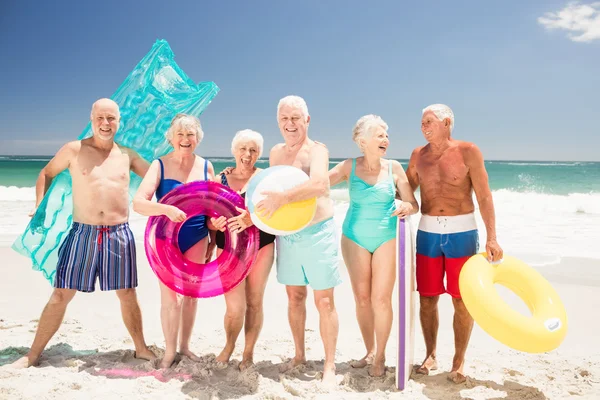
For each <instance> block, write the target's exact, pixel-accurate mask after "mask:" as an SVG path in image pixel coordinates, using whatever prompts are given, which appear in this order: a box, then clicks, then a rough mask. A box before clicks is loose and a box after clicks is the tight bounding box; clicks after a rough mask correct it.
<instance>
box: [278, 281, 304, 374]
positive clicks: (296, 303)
mask: <svg viewBox="0 0 600 400" xmlns="http://www.w3.org/2000/svg"><path fill="white" fill-rule="evenodd" d="M285 290H286V292H287V295H288V320H289V322H290V328H291V330H292V337H293V338H294V346H295V349H296V354H295V355H294V358H293V359H292V360H291V361H290V362H289V363H288V364H287V365H285V366H284V367H283V371H282V372H285V371H286V370H288V369H291V368H294V367H296V366H298V365H300V364H304V363H305V362H306V350H305V347H304V328H305V326H306V292H307V291H306V286H286V287H285Z"/></svg>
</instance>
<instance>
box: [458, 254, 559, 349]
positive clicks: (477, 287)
mask: <svg viewBox="0 0 600 400" xmlns="http://www.w3.org/2000/svg"><path fill="white" fill-rule="evenodd" d="M496 283H497V284H500V285H502V286H505V287H507V288H508V289H510V290H512V291H513V292H514V293H515V294H516V295H517V296H519V297H520V298H521V299H522V300H523V301H524V302H525V304H526V305H527V307H528V308H529V310H530V311H531V314H532V316H531V317H526V316H524V315H522V314H520V313H519V312H517V311H515V310H513V309H512V308H510V306H509V305H508V304H506V302H504V300H502V298H501V297H500V295H499V294H498V292H497V291H496V288H495V287H494V284H496ZM459 286H460V293H461V296H462V299H463V301H464V303H465V306H466V307H467V310H468V311H469V313H470V314H471V316H472V317H473V319H474V320H475V322H477V324H478V325H479V326H480V327H481V328H482V329H483V330H484V331H486V332H487V333H488V334H489V335H490V336H492V337H493V338H495V339H496V340H498V341H500V342H501V343H504V344H505V345H507V346H509V347H512V348H513V349H516V350H519V351H525V352H528V353H543V352H546V351H550V350H554V349H555V348H557V347H558V346H559V345H560V343H561V342H562V341H563V339H564V338H565V335H566V334H567V313H566V311H565V307H564V306H563V303H562V301H561V300H560V298H559V297H558V294H557V293H556V291H555V290H554V288H553V287H552V286H551V285H550V283H549V282H548V281H547V280H546V279H544V277H543V276H542V275H541V274H540V273H539V272H537V271H536V270H534V269H533V268H531V267H530V266H528V265H527V264H525V263H524V262H523V261H521V260H518V259H516V258H514V257H510V256H505V257H504V260H503V261H502V262H501V263H499V264H497V265H492V264H490V263H489V262H488V261H487V254H485V253H481V254H476V255H474V256H473V257H471V258H470V259H469V260H468V261H467V262H466V263H465V265H464V266H463V268H462V271H461V273H460V278H459Z"/></svg>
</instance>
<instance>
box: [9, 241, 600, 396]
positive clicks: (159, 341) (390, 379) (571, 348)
mask: <svg viewBox="0 0 600 400" xmlns="http://www.w3.org/2000/svg"><path fill="white" fill-rule="evenodd" d="M2 242H3V246H4V247H2V248H0V259H2V260H3V262H2V266H1V267H0V269H1V271H2V276H4V277H5V279H2V280H1V281H0V293H1V294H0V309H1V310H2V312H1V317H0V365H2V366H3V367H1V368H0V398H2V399H32V398H36V399H59V398H62V399H80V398H86V399H96V398H98V399H100V398H102V399H104V398H125V397H126V398H130V399H133V398H135V399H159V398H161V399H162V398H169V399H189V398H192V399H213V398H222V399H228V398H256V399H291V398H332V399H333V398H336V399H337V398H345V399H353V398H370V399H379V398H382V399H383V398H410V399H439V400H441V399H496V398H505V399H565V398H579V399H597V398H600V351H599V350H600V346H598V343H597V337H598V335H597V330H598V328H600V326H599V323H598V321H597V319H595V318H592V317H593V315H595V314H596V313H597V311H595V310H598V309H600V296H599V294H600V276H599V273H598V269H597V267H598V262H597V261H596V260H591V259H576V258H571V259H566V258H565V259H563V260H562V261H561V263H560V264H558V265H555V266H548V267H545V268H540V269H539V270H540V271H541V272H542V274H544V275H545V276H546V277H547V278H548V279H549V280H550V281H551V282H552V283H553V285H554V286H555V288H556V289H557V291H558V292H559V294H560V296H561V298H562V300H563V302H564V304H565V306H566V308H567V313H568V317H569V333H568V335H567V337H566V339H565V341H564V342H563V344H562V345H561V346H560V347H559V348H558V349H557V350H555V351H552V352H550V353H546V354H527V353H521V352H517V351H514V350H511V349H510V348H508V347H506V346H504V345H502V344H501V343H499V342H497V341H495V340H494V339H493V338H491V337H490V336H488V335H487V334H486V333H485V332H483V331H482V330H481V329H480V328H479V327H478V326H477V325H476V326H475V329H474V331H473V335H472V338H471V344H470V347H469V350H468V353H467V366H466V373H467V374H468V375H469V379H468V381H467V382H466V383H465V384H460V385H455V384H453V383H450V382H448V381H447V380H446V373H447V371H448V370H449V368H450V365H451V360H452V355H453V334H452V328H451V326H452V305H451V301H450V298H449V297H448V296H442V299H441V300H440V333H439V338H438V342H439V345H438V348H439V351H438V353H439V360H440V369H439V370H438V371H434V372H432V375H431V376H423V375H416V374H413V376H412V378H411V381H410V382H409V385H408V388H407V390H405V391H404V392H398V391H396V390H395V389H394V368H393V367H392V365H393V364H394V363H395V359H394V354H395V351H396V346H397V345H396V333H395V332H392V336H391V338H390V343H389V344H388V348H387V359H388V362H387V365H388V367H389V368H388V371H387V373H386V376H385V377H381V378H371V377H369V376H368V374H367V370H366V369H354V368H352V367H350V365H349V361H350V360H352V359H357V358H360V357H362V356H363V355H364V347H363V344H362V340H361V337H360V332H359V329H358V325H357V323H356V319H355V315H354V300H353V297H352V291H351V288H350V284H349V280H348V277H347V273H346V271H345V268H342V271H343V273H344V274H343V276H344V283H343V284H342V285H341V286H339V287H338V289H337V290H336V306H337V309H338V313H339V319H340V335H339V341H338V346H337V356H336V362H337V381H338V385H337V387H336V388H334V389H327V388H324V387H322V385H321V384H320V382H319V378H320V374H319V371H320V369H321V368H322V363H323V348H322V344H321V340H320V337H319V330H318V315H317V311H316V309H315V307H314V306H313V304H312V299H311V296H310V294H309V306H308V320H307V326H306V340H307V357H308V360H309V362H308V365H307V366H306V367H305V368H300V369H297V370H293V371H290V372H287V373H285V374H282V373H280V372H279V367H280V365H281V364H282V363H283V362H284V361H285V360H287V359H288V358H289V357H291V356H292V355H293V342H292V337H291V334H290V330H289V326H288V322H287V308H286V307H287V299H286V295H285V290H284V287H283V286H281V285H280V284H278V283H277V281H276V278H275V271H274V269H273V270H272V272H271V276H270V280H269V283H268V285H267V289H266V295H265V296H266V297H265V324H264V328H263V331H262V334H261V336H260V338H259V341H258V344H257V347H256V354H255V362H256V366H255V368H251V369H250V370H247V371H245V372H239V370H238V369H237V365H238V363H239V360H240V359H241V351H242V347H243V338H242V337H241V338H240V339H239V340H238V345H237V348H236V351H235V353H234V354H233V357H232V361H231V362H230V365H229V367H228V368H226V369H224V370H218V369H216V368H214V367H215V361H214V358H215V354H218V352H219V351H220V350H221V347H222V346H223V344H224V331H223V322H222V321H223V315H224V312H225V303H224V300H223V298H222V297H217V298H212V299H204V300H200V301H199V307H198V317H197V322H196V327H195V330H194V334H193V339H192V343H191V346H192V350H193V351H195V352H196V353H197V354H199V355H202V361H201V362H192V361H191V360H189V359H187V358H186V357H183V358H181V359H180V360H179V362H178V363H177V365H176V366H174V367H173V368H172V370H171V371H168V372H163V371H159V370H157V369H156V363H153V362H144V361H141V360H136V359H134V358H133V350H132V342H131V340H130V338H129V336H128V334H127V331H126V330H125V327H124V325H123V323H122V320H121V315H120V311H119V304H118V300H117V298H116V296H115V295H114V293H106V292H100V291H99V290H97V291H96V292H95V293H93V294H84V293H79V294H78V295H77V296H76V297H75V299H74V300H73V301H72V303H71V304H70V306H69V308H68V310H67V315H66V317H65V321H64V323H63V325H62V326H61V328H60V330H59V331H58V333H57V335H56V336H55V337H54V338H53V339H52V341H51V342H50V344H49V345H48V347H47V350H46V352H44V354H43V355H42V358H41V362H40V365H39V367H37V368H29V369H27V370H14V369H12V368H11V367H10V366H8V364H9V363H11V362H12V361H14V360H16V359H17V358H19V357H20V356H22V355H23V354H25V353H26V351H27V347H28V346H29V345H30V343H31V341H32V339H33V335H34V332H35V328H36V326H37V320H38V318H39V315H40V312H41V310H42V308H43V307H44V305H45V303H46V301H47V300H48V297H49V295H50V293H51V290H52V289H51V287H50V285H49V284H48V282H46V281H45V280H44V279H43V278H42V276H41V274H40V273H39V272H36V271H33V270H31V269H30V264H29V260H28V259H26V258H24V257H22V256H20V255H18V254H17V253H15V252H14V251H12V250H11V249H10V248H9V247H8V246H7V244H8V243H6V241H2ZM340 262H341V261H340ZM138 266H139V267H138V268H139V274H140V286H139V288H138V297H139V301H140V305H141V308H142V313H143V318H144V333H145V337H146V341H147V343H148V344H149V345H151V348H152V349H153V350H154V351H155V353H157V355H161V354H162V351H163V349H164V346H163V335H162V330H161V326H160V319H159V309H160V298H159V292H158V286H157V283H156V277H155V275H154V273H153V272H152V270H151V269H150V267H149V265H148V263H147V261H146V258H145V254H144V251H143V246H141V244H140V243H138ZM342 267H343V266H342ZM574 268H576V270H577V271H578V274H577V276H568V272H569V271H572V270H573V269H574ZM500 289H501V293H502V294H503V297H504V298H505V299H506V300H507V301H509V302H510V303H511V304H514V307H515V308H517V309H519V310H521V311H522V312H526V308H525V305H524V304H523V303H521V302H520V300H519V299H518V298H517V297H516V296H514V295H513V294H512V293H511V292H508V291H507V290H503V288H500ZM416 326H417V328H416V332H415V360H414V362H415V363H416V362H420V361H421V358H422V357H423V355H424V351H425V349H424V343H423V338H422V335H421V329H420V326H419V325H418V323H417V324H416ZM242 336H243V335H242Z"/></svg>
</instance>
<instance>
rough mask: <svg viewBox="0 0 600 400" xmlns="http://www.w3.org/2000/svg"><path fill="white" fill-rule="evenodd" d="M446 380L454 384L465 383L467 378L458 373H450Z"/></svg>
mask: <svg viewBox="0 0 600 400" xmlns="http://www.w3.org/2000/svg"><path fill="white" fill-rule="evenodd" d="M446 378H448V380H449V381H450V382H454V383H465V382H466V381H467V377H466V376H465V375H464V374H462V373H460V372H458V371H451V372H450V373H449V374H448V376H447V377H446Z"/></svg>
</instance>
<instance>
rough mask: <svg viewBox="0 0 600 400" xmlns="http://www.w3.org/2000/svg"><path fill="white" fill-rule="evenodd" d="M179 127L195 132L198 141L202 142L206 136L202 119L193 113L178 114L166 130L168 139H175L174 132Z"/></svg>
mask: <svg viewBox="0 0 600 400" xmlns="http://www.w3.org/2000/svg"><path fill="white" fill-rule="evenodd" d="M179 129H184V130H186V131H192V132H195V133H196V138H197V139H198V143H200V142H202V139H203V138H204V131H203V130H202V125H201V124H200V120H199V119H198V118H196V117H194V116H193V115H188V114H177V115H176V116H175V117H174V118H173V120H172V121H171V126H169V129H167V131H166V132H165V137H166V138H167V140H169V141H171V140H172V139H173V134H174V133H175V132H176V131H177V130H179Z"/></svg>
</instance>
